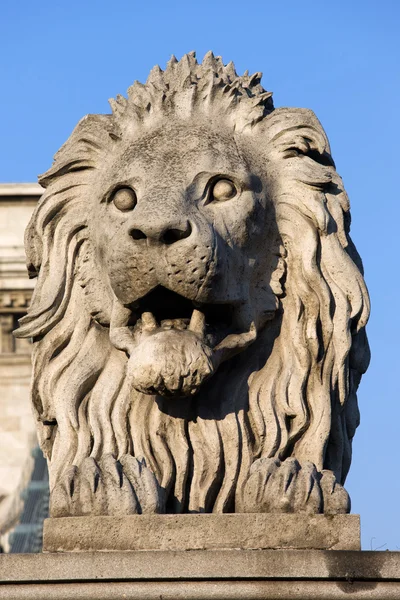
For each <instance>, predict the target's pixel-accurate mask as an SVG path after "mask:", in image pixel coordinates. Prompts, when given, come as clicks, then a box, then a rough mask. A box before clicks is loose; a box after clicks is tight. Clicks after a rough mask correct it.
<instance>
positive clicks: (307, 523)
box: [43, 513, 360, 552]
mask: <svg viewBox="0 0 400 600" xmlns="http://www.w3.org/2000/svg"><path fill="white" fill-rule="evenodd" d="M233 548H241V549H246V550H252V549H268V548H271V549H272V548H274V549H307V548H309V549H318V550H359V549H360V519H359V516H358V515H335V516H325V515H311V516H309V515H304V514H259V513H257V514H238V513H237V514H195V515H131V516H124V517H62V518H52V519H47V520H46V521H45V523H44V531H43V551H44V552H88V551H99V550H101V551H138V550H142V551H145V550H158V551H160V550H163V551H168V550H169V551H179V550H222V549H233Z"/></svg>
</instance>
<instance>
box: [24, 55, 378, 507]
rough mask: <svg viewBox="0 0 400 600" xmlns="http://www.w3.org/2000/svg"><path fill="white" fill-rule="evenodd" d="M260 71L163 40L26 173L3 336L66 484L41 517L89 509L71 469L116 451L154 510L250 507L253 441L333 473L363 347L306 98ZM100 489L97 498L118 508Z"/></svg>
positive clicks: (333, 192) (256, 455) (335, 210)
mask: <svg viewBox="0 0 400 600" xmlns="http://www.w3.org/2000/svg"><path fill="white" fill-rule="evenodd" d="M260 79H261V74H260V73H256V74H255V75H253V76H248V75H247V74H245V75H243V76H242V77H239V76H238V75H237V74H236V72H235V69H234V67H233V65H232V64H231V63H230V64H229V65H227V66H224V65H223V63H222V61H221V59H220V58H214V56H213V55H212V54H211V53H210V54H207V55H206V57H205V58H204V60H203V63H202V64H198V63H197V61H196V59H195V55H194V53H192V54H189V55H187V56H184V57H183V58H182V60H181V61H179V62H177V61H176V60H175V59H172V60H171V61H170V62H169V63H168V66H167V68H166V70H165V71H164V72H163V71H161V70H160V69H159V68H158V67H157V68H155V69H153V70H152V72H151V74H150V76H149V78H148V81H147V83H146V84H145V85H142V84H140V83H137V82H136V83H135V84H134V85H133V86H132V87H131V88H130V89H129V90H128V98H127V99H125V98H122V97H120V96H119V97H117V99H116V100H113V101H111V106H112V110H113V113H112V115H89V116H87V117H85V118H84V119H83V120H82V121H81V122H80V123H79V124H78V125H77V127H76V129H75V130H74V132H73V133H72V135H71V137H70V138H69V139H68V141H67V142H66V144H65V145H64V146H63V147H62V148H61V149H60V150H59V152H58V153H57V154H56V156H55V161H54V164H53V166H52V168H51V169H50V170H49V171H48V172H47V173H45V174H44V175H43V176H42V177H41V178H40V183H41V184H42V185H43V186H44V187H45V188H46V191H45V193H44V194H43V196H42V198H41V200H40V202H39V205H38V207H37V209H36V210H35V212H34V214H33V216H32V219H31V223H30V225H29V227H28V230H27V233H26V248H27V255H28V263H29V270H30V272H31V274H32V276H37V277H38V282H37V286H36V290H35V295H34V297H33V300H32V305H31V307H30V310H29V313H28V315H27V316H26V317H24V318H23V319H22V321H21V328H20V329H19V330H18V332H17V333H18V335H20V336H31V337H33V341H34V373H33V388H32V389H33V391H32V394H33V404H34V408H35V412H36V416H37V420H38V428H39V434H40V439H41V444H42V447H43V448H44V450H45V452H46V454H47V456H48V458H49V464H50V476H51V486H52V489H53V492H54V494H55V495H56V491H55V490H56V489H62V490H64V491H63V492H62V493H63V494H64V496H65V498H67V497H68V498H69V499H67V500H66V499H65V498H64V500H63V499H61V500H58V501H57V502H58V504H57V503H56V504H57V506H58V508H57V509H54V511H53V512H54V513H55V514H84V512H85V510H84V509H83V508H82V506H83V505H82V502H80V501H79V500H77V501H76V502H75V504H74V502H72V501H71V498H72V497H73V496H74V494H75V495H76V493H77V492H76V489H75V491H74V485H72V486H71V481H73V479H74V477H76V473H77V470H79V469H82V470H83V471H84V472H85V473H86V475H85V477H86V479H87V480H88V481H89V480H90V477H92V475H90V474H89V475H87V473H89V472H90V473H92V474H93V472H94V471H96V473H97V469H98V468H99V467H98V465H99V464H100V465H101V464H103V467H102V469H103V471H104V472H109V469H108V467H106V466H104V465H105V464H106V463H107V461H109V460H111V462H112V461H114V462H115V464H117V467H118V469H119V473H120V474H121V473H122V471H124V470H125V471H126V472H128V471H129V468H128V467H127V466H126V464H127V461H128V462H129V460H130V458H131V457H136V458H139V457H140V459H141V458H142V457H143V458H144V459H145V463H142V462H140V465H142V466H140V469H139V470H141V469H142V468H143V469H145V470H149V471H151V473H152V474H154V475H155V479H156V483H154V482H153V483H154V485H155V486H156V487H157V486H158V487H159V489H160V490H162V492H163V500H162V502H161V501H160V502H159V505H158V508H157V510H167V511H170V512H171V511H172V512H182V511H188V510H189V511H210V510H214V511H232V510H246V509H249V510H250V509H251V507H250V508H249V506H248V501H247V500H246V499H245V498H244V496H243V494H244V490H245V489H246V485H250V484H249V481H250V479H251V477H252V476H253V479H254V476H255V475H254V473H255V471H257V469H259V467H260V465H261V464H265V461H266V460H267V461H270V462H269V463H268V465H269V466H268V468H267V470H268V469H269V470H268V473H270V472H272V471H274V469H275V470H276V469H278V467H279V466H280V465H281V464H283V462H285V461H286V464H287V465H291V466H290V469H291V470H292V471H293V469H294V471H293V472H295V474H296V477H297V476H299V473H300V471H301V469H302V473H303V474H304V473H307V472H308V471H307V469H308V467H307V465H312V467H311V469H315V473H316V474H317V475H315V478H316V479H318V477H320V475H318V474H320V473H321V472H322V473H323V472H326V471H329V472H331V473H332V474H333V475H332V476H333V481H335V478H336V480H337V481H338V482H339V483H343V482H344V479H345V477H346V474H347V471H348V468H349V465H350V460H351V439H352V437H353V435H354V431H355V429H356V427H357V424H358V409H357V399H356V390H357V387H358V384H359V381H360V377H361V374H362V373H363V372H364V371H365V369H366V367H367V365H368V359H369V351H368V344H367V341H366V337H365V332H364V327H365V324H366V322H367V318H368V313H369V303H368V295H367V291H366V288H365V284H364V280H363V276H362V266H361V262H360V259H359V256H358V254H357V252H356V250H355V248H354V246H353V244H352V242H351V240H350V237H349V227H350V215H349V203H348V198H347V195H346V193H345V191H344V188H343V184H342V181H341V179H340V177H339V176H338V174H337V173H336V170H335V165H334V162H333V160H332V158H331V155H330V148H329V143H328V140H327V138H326V135H325V133H324V131H323V129H322V127H321V125H320V123H319V122H318V120H317V119H316V117H315V116H314V114H313V113H312V112H311V111H309V110H303V109H291V108H280V109H276V110H275V109H274V107H273V104H272V100H271V93H270V92H266V91H265V90H264V89H263V88H262V86H261V84H260ZM105 457H106V458H105ZM110 457H111V459H110ZM127 457H128V458H127ZM101 461H103V463H102V462H101ZM260 461H261V462H260ZM263 461H264V462H263ZM271 461H273V462H272V463H271ZM107 464H108V463H107ZM138 464H139V463H138ZM118 465H119V466H118ZM121 465H122V466H123V469H122V468H121ZM252 465H253V466H252ZM255 465H256V467H257V468H255ZM257 465H258V466H257ZM271 465H272V467H271ZM274 465H275V466H274ZM302 465H303V467H302ZM305 465H306V466H305ZM117 467H115V468H117ZM135 468H136V467H135ZM71 469H72V471H71ZM85 469H86V470H85ZM93 469H94V471H93ZM110 469H111V467H110ZM118 469H117V470H118ZM251 469H252V471H251ZM290 469H289V470H290ZM100 470H101V469H100ZM111 470H112V469H111ZM83 471H82V472H83ZM249 473H252V474H253V475H250V479H249ZM257 473H258V471H257ZM257 473H256V475H257V477H258V474H257ZM313 473H314V471H313ZM270 476H271V475H268V476H266V475H265V474H264V476H263V477H264V479H265V483H266V482H267V480H268V478H270ZM104 477H105V478H106V476H104ZM299 477H300V476H299ZM313 477H314V475H313ZM120 481H121V482H122V475H121V478H120ZM129 481H130V483H131V484H132V477H131V478H130V480H129ZM60 482H61V483H60ZM96 485H97V484H96ZM96 485H95V487H96ZM137 485H138V484H137V482H136V486H137ZM152 485H153V484H152ZM332 485H333V484H332ZM121 486H122V483H121ZM257 486H258V487H259V488H260V486H261V487H262V484H259V483H258V484H256V487H257ZM133 487H135V486H133ZM139 487H140V486H139ZM250 487H251V486H250ZM75 488H76V485H75ZM253 488H254V485H253ZM121 489H122V487H121ZM92 492H93V491H92ZM60 493H61V492H60ZM107 493H108V492H107ZM107 493H105V497H106V496H107ZM246 493H247V498H249V497H250V496H251V494H252V493H253V496H254V489H253V491H251V490H250V491H249V490H247V492H246ZM61 496H62V494H61ZM61 496H60V495H59V496H58V497H59V498H61ZM139 496H140V493H138V492H137V490H136V501H137V506H138V505H141V507H139V508H138V507H136V509H135V508H132V504H130V505H129V506H130V508H129V507H128V508H127V509H124V510H125V512H135V510H136V511H139V512H140V511H145V510H146V500H145V499H144V497H143V498H142V500H141V499H140V498H139ZM320 496H321V495H320ZM107 498H108V500H107V499H106V500H104V501H102V502H103V503H102V504H101V506H100V505H99V507H98V509H97V510H98V512H100V513H101V512H106V513H107V512H108V513H112V512H113V511H114V512H115V511H117V512H118V510H119V509H118V508H115V507H117V506H121V503H119V504H118V502H119V500H118V494H117V496H116V498H117V499H116V500H115V502H114V500H112V499H110V498H111V495H110V493H108V496H107ZM321 498H322V497H320V499H319V501H318V502H319V505H318V506H319V508H318V509H316V510H315V512H319V511H323V510H324V507H323V498H322V499H321ZM68 502H69V505H68ZM71 502H72V504H71ZM113 502H114V504H113ZM246 502H247V504H246ZM258 502H259V503H260V502H261V500H260V499H259V500H258ZM318 502H317V504H318ZM346 502H347V500H346V501H345V504H346ZM261 503H262V502H261ZM56 504H54V503H53V505H54V506H55V505H56ZM89 504H90V503H89ZM161 504H162V507H161ZM264 504H265V502H264ZM267 504H268V503H267ZM67 505H68V506H69V508H66V506H67ZM72 505H73V506H74V507H75V508H73V507H72V508H71V506H72ZM60 506H61V508H60ZM91 506H92V507H93V502H92V501H91ZM113 506H114V508H112V507H113ZM265 506H266V504H265ZM110 507H111V508H110ZM160 507H161V508H160ZM347 508H348V506H347V505H346V507H345V509H346V510H347ZM153 509H154V507H153V508H152V510H153ZM253 509H254V510H256V509H255V508H254V507H253ZM253 509H252V510H253ZM342 509H343V506H342V507H341V510H342ZM92 510H95V509H93V508H92ZM121 510H123V509H121ZM149 510H150V509H149ZM154 510H156V509H154ZM89 511H90V509H89Z"/></svg>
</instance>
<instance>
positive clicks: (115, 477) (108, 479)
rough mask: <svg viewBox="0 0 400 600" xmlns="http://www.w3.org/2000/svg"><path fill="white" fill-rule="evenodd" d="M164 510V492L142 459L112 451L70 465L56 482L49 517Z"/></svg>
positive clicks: (116, 514) (124, 513) (147, 512)
mask: <svg viewBox="0 0 400 600" xmlns="http://www.w3.org/2000/svg"><path fill="white" fill-rule="evenodd" d="M162 512H164V493H163V489H162V488H161V487H160V485H159V484H158V481H157V479H156V477H155V475H154V474H153V473H152V471H150V469H148V468H147V466H146V463H145V461H144V459H143V460H138V459H137V458H135V457H133V456H130V455H128V454H125V455H124V456H122V457H121V458H120V459H119V460H115V459H114V457H113V456H112V455H111V454H107V455H105V456H103V458H102V459H101V460H100V461H99V463H97V462H96V461H95V460H94V459H93V458H90V457H89V458H86V459H85V460H84V461H83V462H82V464H81V465H80V467H79V468H78V467H76V466H71V467H69V469H68V470H66V471H65V472H64V473H63V475H62V477H61V478H60V479H59V480H58V482H57V483H56V485H55V487H54V489H53V491H52V493H51V502H50V515H51V516H52V517H67V516H84V515H115V516H122V515H133V514H150V513H162Z"/></svg>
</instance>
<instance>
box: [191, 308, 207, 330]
mask: <svg viewBox="0 0 400 600" xmlns="http://www.w3.org/2000/svg"><path fill="white" fill-rule="evenodd" d="M205 329H206V318H205V316H204V313H202V312H201V310H197V308H195V309H194V311H193V314H192V318H191V319H190V323H189V330H190V331H193V333H196V334H197V335H198V336H200V337H204V333H205Z"/></svg>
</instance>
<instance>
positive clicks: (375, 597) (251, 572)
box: [0, 550, 400, 600]
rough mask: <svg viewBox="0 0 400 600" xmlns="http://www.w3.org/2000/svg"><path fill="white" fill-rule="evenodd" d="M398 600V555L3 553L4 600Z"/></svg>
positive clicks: (0, 588)
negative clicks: (44, 599) (40, 599)
mask: <svg viewBox="0 0 400 600" xmlns="http://www.w3.org/2000/svg"><path fill="white" fill-rule="evenodd" d="M350 597H351V598H352V600H353V599H356V600H358V599H360V600H362V599H364V600H366V599H368V600H398V599H399V597H400V552H358V551H356V552H354V551H336V550H329V551H322V550H214V551H209V550H197V551H193V552H185V551H182V552H171V551H167V552H165V551H155V552H151V551H148V552H146V551H145V552H87V553H73V552H70V553H66V554H61V553H54V554H50V553H49V554H36V555H35V554H10V555H0V600H3V599H7V600H22V599H23V600H31V599H32V600H37V599H38V598H46V600H72V598H73V599H74V600H87V599H88V598H90V599H91V600H122V599H125V600H159V599H160V598H162V599H163V600H183V599H185V600H210V599H212V600H288V599H290V600H345V599H346V600H349V598H350Z"/></svg>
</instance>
